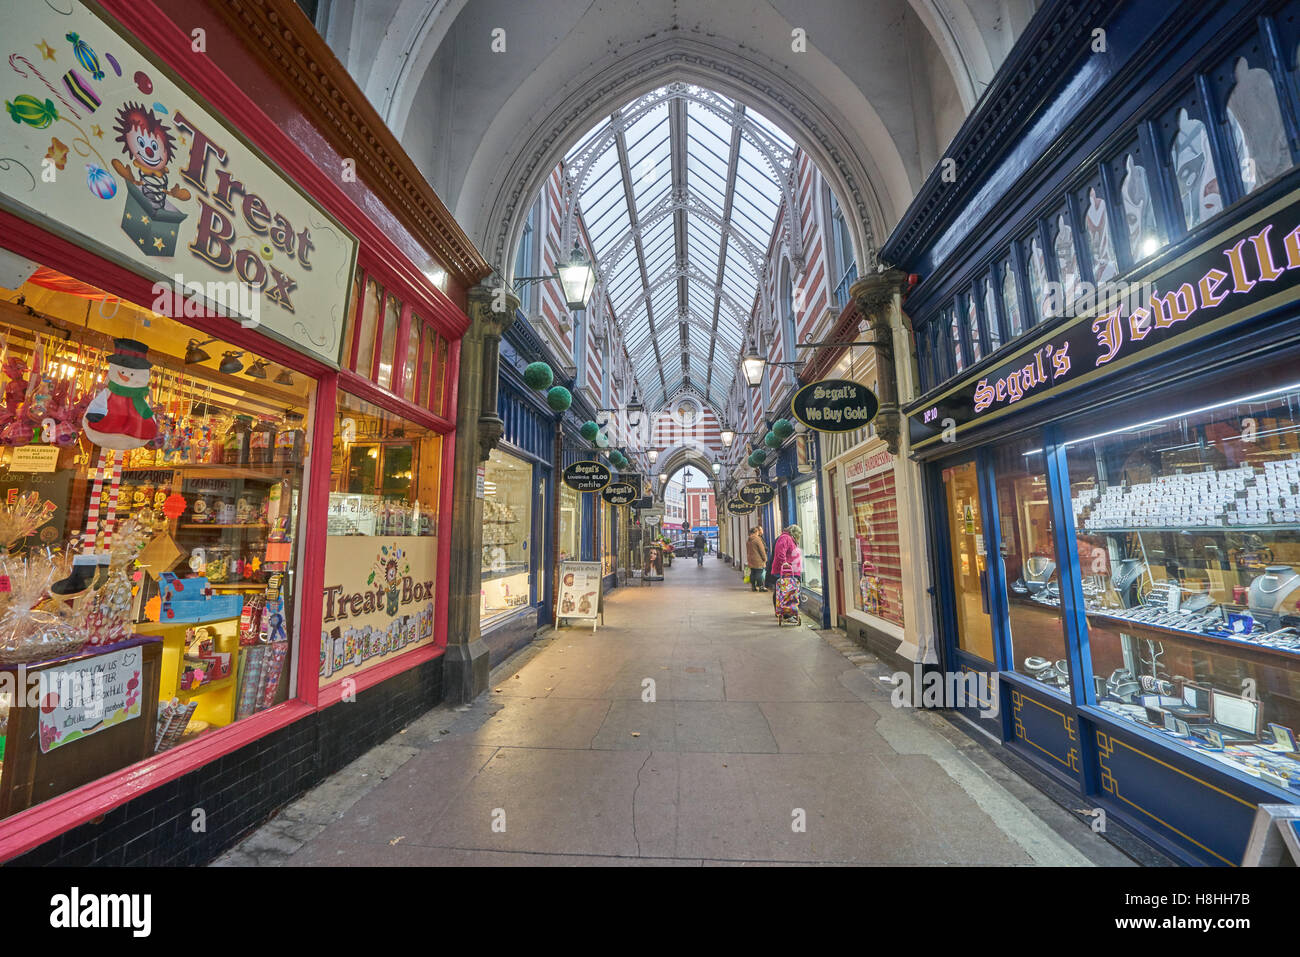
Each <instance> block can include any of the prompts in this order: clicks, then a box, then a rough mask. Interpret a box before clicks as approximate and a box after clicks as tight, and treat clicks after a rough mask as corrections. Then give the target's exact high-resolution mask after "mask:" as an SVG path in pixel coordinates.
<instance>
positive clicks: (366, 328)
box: [353, 278, 384, 379]
mask: <svg viewBox="0 0 1300 957" xmlns="http://www.w3.org/2000/svg"><path fill="white" fill-rule="evenodd" d="M383 301H384V287H383V286H381V285H379V283H377V282H375V280H374V279H371V278H367V279H366V294H365V296H364V298H363V299H362V300H361V331H360V332H359V333H358V335H359V336H360V338H359V339H358V340H357V350H356V362H355V363H354V364H353V370H354V371H355V372H356V374H357V375H359V376H364V377H365V378H367V379H369V378H370V377H371V375H372V374H373V369H374V361H375V335H376V333H377V332H378V330H379V314H380V311H381V310H382V308H383V307H382V305H381V303H383Z"/></svg>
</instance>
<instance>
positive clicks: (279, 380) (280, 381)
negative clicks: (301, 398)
mask: <svg viewBox="0 0 1300 957" xmlns="http://www.w3.org/2000/svg"><path fill="white" fill-rule="evenodd" d="M275 384H276V385H293V376H292V375H290V373H289V370H288V369H281V370H280V374H279V375H278V376H276V377H275Z"/></svg>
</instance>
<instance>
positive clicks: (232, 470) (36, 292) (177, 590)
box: [0, 267, 314, 810]
mask: <svg viewBox="0 0 1300 957" xmlns="http://www.w3.org/2000/svg"><path fill="white" fill-rule="evenodd" d="M313 394H314V382H313V381H312V380H311V379H308V378H307V377H305V376H303V375H301V374H299V373H297V372H292V371H291V370H289V369H285V368H281V367H278V366H276V365H273V364H272V363H271V362H270V361H269V360H267V359H265V358H264V357H262V356H259V355H256V354H254V353H252V352H250V351H248V350H244V349H239V348H237V347H236V346H234V345H233V344H229V343H224V342H221V341H220V340H215V339H209V338H206V337H202V336H200V335H198V334H197V333H196V332H195V330H193V329H192V328H190V327H188V326H186V325H184V324H183V323H181V322H179V321H177V320H175V319H171V318H168V317H166V316H162V315H158V314H156V313H153V312H151V311H150V310H148V309H144V308H142V307H140V306H138V305H136V304H134V303H130V302H125V301H122V300H119V299H118V298H116V297H113V296H111V295H109V294H107V293H105V292H103V291H102V290H100V289H98V288H97V287H95V286H93V285H90V284H88V283H84V282H81V281H79V280H77V279H75V278H72V277H69V276H66V275H63V274H60V273H58V272H55V271H54V270H51V269H48V268H44V267H40V268H37V269H36V270H35V271H34V272H33V273H32V274H31V275H30V277H29V278H28V279H27V280H26V281H25V282H24V283H23V284H22V285H21V286H20V287H19V288H17V289H0V396H3V398H2V399H0V503H3V507H4V508H7V509H8V510H9V511H8V512H7V513H5V515H3V516H0V537H2V536H4V535H7V534H10V533H11V532H12V533H13V537H11V538H10V539H8V540H7V541H6V542H5V543H4V545H5V546H6V552H5V555H4V557H3V559H2V561H3V563H4V565H5V566H6V567H5V568H0V605H3V608H0V632H2V634H0V668H4V667H6V666H13V665H15V664H22V665H23V666H24V667H25V668H26V669H27V670H28V672H29V673H35V672H37V671H39V672H42V673H44V672H46V671H49V672H51V673H54V672H58V673H60V674H62V673H63V672H65V671H68V670H69V669H74V668H75V667H84V668H86V669H90V670H91V671H94V670H96V669H98V670H100V671H103V670H105V669H108V668H112V669H124V668H129V669H131V671H130V675H129V676H128V677H126V678H125V679H124V680H125V681H126V682H127V683H129V684H131V687H130V688H129V694H127V695H126V698H124V699H123V700H122V701H118V702H116V705H115V707H116V708H117V711H120V712H122V713H121V714H120V715H119V716H118V717H116V718H114V717H113V715H109V716H108V718H106V719H105V721H104V724H105V728H107V726H108V725H109V724H110V721H109V719H110V718H111V719H112V720H113V721H121V722H122V724H123V725H129V723H130V722H133V721H137V720H139V721H140V722H141V723H140V724H138V725H130V727H131V728H132V729H133V730H131V731H130V732H129V733H127V732H122V734H120V735H119V734H118V732H116V731H113V732H112V733H109V732H108V731H107V730H104V732H103V733H98V732H96V733H92V732H91V730H89V729H88V728H81V724H83V723H84V718H85V716H84V715H82V716H80V717H78V716H77V715H74V714H71V713H67V714H65V713H64V711H61V710H60V708H61V707H62V706H61V705H57V704H52V705H51V710H50V711H49V712H48V713H45V712H43V714H45V717H43V718H41V719H40V720H37V721H34V722H27V723H26V724H24V725H22V726H23V727H25V728H26V729H27V731H26V732H24V733H25V734H29V736H28V737H27V738H24V739H23V740H13V739H12V738H10V739H8V740H6V742H5V748H6V751H7V753H8V754H9V756H10V759H11V760H13V759H15V758H16V756H22V759H23V760H24V761H25V762H27V763H25V764H24V765H23V767H25V768H28V769H35V771H34V772H33V773H35V774H37V776H38V777H39V775H40V773H41V772H40V768H41V766H42V759H40V758H39V757H37V758H35V759H34V760H35V763H31V761H32V760H33V758H32V756H33V755H34V754H36V752H34V751H31V750H30V749H31V748H33V747H35V748H37V749H38V750H39V751H40V753H41V754H45V753H48V752H49V750H50V749H51V748H53V747H54V746H56V745H57V746H59V747H62V746H64V745H66V746H67V747H69V748H77V749H78V751H79V754H80V757H79V758H78V760H77V762H76V763H77V764H78V766H79V767H82V768H98V772H97V773H104V774H106V773H111V772H112V771H115V770H118V769H120V768H121V767H124V766H125V765H126V764H129V763H131V762H132V761H134V760H139V759H141V758H144V757H147V756H148V755H149V754H152V753H154V752H155V751H157V750H163V749H166V748H168V747H172V746H174V745H177V744H180V743H183V742H187V741H190V740H193V739H194V738H195V737H197V736H198V735H199V734H201V733H203V732H205V731H207V730H211V729H215V728H220V727H223V726H225V725H228V724H230V723H231V722H233V721H235V720H237V719H238V718H240V717H243V716H245V715H248V714H252V713H253V712H255V711H258V710H261V709H263V708H265V707H269V706H271V705H273V704H275V703H277V702H279V701H281V700H284V699H285V698H286V697H287V696H288V694H289V693H290V687H289V686H290V680H291V679H290V677H289V675H290V672H289V670H288V665H289V659H290V638H291V636H292V627H293V623H292V619H293V613H294V605H293V597H294V596H293V588H292V584H293V577H294V575H293V573H294V568H295V554H294V542H295V541H296V537H297V529H298V517H299V516H298V510H299V503H300V498H301V490H302V476H303V465H304V456H305V452H306V445H305V435H306V430H307V428H308V427H309V422H310V416H311V397H312V395H313ZM5 583H8V585H9V588H8V590H5V588H4V585H5ZM196 629H201V631H202V634H201V635H200V634H196V633H195V632H196ZM69 656H71V657H69ZM69 661H75V662H76V664H68V663H67V662H69ZM144 689H147V695H146V697H147V698H148V700H147V701H146V700H142V697H141V696H142V695H144V694H145V690H144ZM114 693H116V692H114ZM127 699H130V700H129V701H128V700H127ZM47 703H48V702H47ZM116 713H117V712H116V711H115V712H114V714H116ZM50 715H54V716H55V717H54V718H51V717H50ZM51 722H53V724H51ZM55 724H58V725H59V727H61V728H63V731H66V732H67V733H63V732H61V731H59V728H56V727H54V725H55ZM74 727H75V728H79V729H80V730H78V731H77V733H75V734H74V733H72V732H71V731H69V730H68V729H71V728H74ZM136 730H141V731H142V733H140V734H136V733H135V732H136ZM144 731H147V733H143V732H144ZM119 738H123V739H124V740H123V741H119V740H118V739H119ZM83 739H84V743H83ZM126 739H129V741H127V740H126ZM115 742H116V743H115ZM146 745H147V746H146ZM105 749H109V750H107V751H106V750H105ZM110 751H111V755H112V756H110V753H109V752H110ZM113 756H116V757H113ZM119 759H120V760H119ZM115 762H116V763H115ZM63 763H66V762H63ZM0 780H2V776H0ZM11 783H12V779H11ZM80 783H84V780H77V781H75V782H73V781H72V780H71V778H68V777H66V776H65V777H64V778H63V779H61V780H51V781H46V782H43V783H42V782H40V781H37V782H36V784H38V785H40V787H41V788H42V789H43V790H42V791H41V793H42V794H43V795H44V796H46V797H48V796H52V795H53V794H55V793H59V792H60V791H62V790H67V789H68V787H71V786H76V785H78V784H80ZM4 791H5V787H4V786H3V785H0V807H8V808H9V809H10V810H16V809H18V807H17V805H16V804H14V803H9V804H5V803H4V802H5V801H6V800H7V799H6V797H5V796H4V793H3V792H4Z"/></svg>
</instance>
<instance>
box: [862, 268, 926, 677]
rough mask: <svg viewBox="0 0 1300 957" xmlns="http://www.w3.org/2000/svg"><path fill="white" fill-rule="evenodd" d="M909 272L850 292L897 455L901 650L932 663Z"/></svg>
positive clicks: (878, 277) (883, 423)
mask: <svg viewBox="0 0 1300 957" xmlns="http://www.w3.org/2000/svg"><path fill="white" fill-rule="evenodd" d="M906 282H907V277H906V276H905V275H904V274H903V273H901V272H899V271H898V270H896V269H890V270H887V271H885V272H879V273H876V274H874V275H872V276H868V277H867V278H866V279H862V280H859V281H858V282H856V283H854V284H853V286H852V287H850V290H849V293H850V295H852V296H853V299H854V301H855V302H856V303H857V305H858V310H859V312H861V313H862V315H863V316H864V317H865V318H866V320H867V323H868V324H869V325H870V327H871V338H872V339H874V340H875V342H876V353H877V361H876V372H877V377H878V378H877V391H878V393H879V398H880V412H879V413H878V414H877V416H876V432H877V434H879V435H880V437H881V438H882V439H884V440H885V442H886V443H887V444H888V446H889V451H890V452H891V453H893V454H894V455H895V456H897V459H896V461H895V462H894V489H895V497H896V498H897V501H898V548H899V559H900V564H901V567H902V572H903V581H904V582H905V583H906V588H905V590H904V592H903V635H904V637H903V641H902V643H901V644H900V645H899V646H898V649H897V651H896V654H897V655H898V656H899V657H901V658H903V659H904V660H907V661H918V662H927V663H932V662H934V661H937V659H936V658H935V657H934V655H935V651H934V634H935V631H934V628H935V624H934V621H935V618H934V602H933V601H932V600H931V598H930V592H929V588H930V586H931V583H932V582H933V574H932V571H931V568H930V562H929V557H928V555H927V552H926V538H925V529H926V525H925V483H924V481H923V479H924V473H923V471H922V468H921V466H920V465H918V464H917V463H916V462H913V461H912V460H911V459H910V458H909V455H910V453H911V440H910V437H909V435H908V430H907V425H906V422H904V421H903V414H902V406H903V405H905V404H907V403H908V402H910V401H912V400H913V399H915V398H916V397H917V382H918V380H917V376H916V359H915V355H914V352H913V350H912V347H911V330H910V328H909V325H908V323H907V317H906V316H905V314H904V313H903V307H902V293H903V291H904V290H905V289H906V288H907V285H906Z"/></svg>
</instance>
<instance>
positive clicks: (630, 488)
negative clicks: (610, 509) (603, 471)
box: [600, 482, 641, 505]
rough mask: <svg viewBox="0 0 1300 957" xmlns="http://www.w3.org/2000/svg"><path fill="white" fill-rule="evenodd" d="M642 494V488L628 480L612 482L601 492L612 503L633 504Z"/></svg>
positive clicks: (602, 496) (601, 495)
mask: <svg viewBox="0 0 1300 957" xmlns="http://www.w3.org/2000/svg"><path fill="white" fill-rule="evenodd" d="M640 495H641V490H640V489H639V488H637V487H636V486H635V485H631V484H629V483H627V482H612V483H610V484H609V485H606V486H605V490H604V491H602V492H601V493H600V497H601V498H603V499H604V500H605V501H606V502H608V503H609V504H610V505H631V504H632V503H633V502H635V501H636V500H637V498H638V497H639V496H640Z"/></svg>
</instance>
